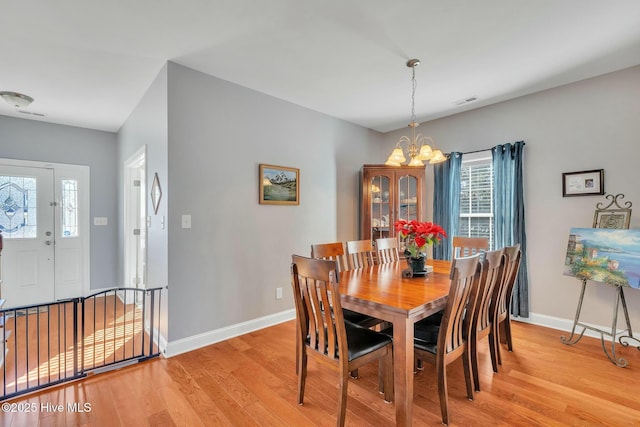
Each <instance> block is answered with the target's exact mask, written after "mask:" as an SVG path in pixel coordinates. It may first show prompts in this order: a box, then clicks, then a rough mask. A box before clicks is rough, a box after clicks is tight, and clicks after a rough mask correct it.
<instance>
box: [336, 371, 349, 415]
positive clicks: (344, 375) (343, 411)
mask: <svg viewBox="0 0 640 427" xmlns="http://www.w3.org/2000/svg"><path fill="white" fill-rule="evenodd" d="M348 385H349V372H346V371H345V372H341V373H340V396H339V397H338V419H337V422H336V425H337V426H338V427H342V426H344V421H345V418H346V417H347V386H348Z"/></svg>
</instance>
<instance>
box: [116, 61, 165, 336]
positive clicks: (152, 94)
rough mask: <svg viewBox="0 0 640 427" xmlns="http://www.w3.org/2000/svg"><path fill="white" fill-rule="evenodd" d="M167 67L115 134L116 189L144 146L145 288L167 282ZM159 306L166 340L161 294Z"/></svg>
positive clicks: (121, 199)
mask: <svg viewBox="0 0 640 427" xmlns="http://www.w3.org/2000/svg"><path fill="white" fill-rule="evenodd" d="M167 111H168V110H167V67H166V66H164V67H163V68H162V70H160V72H159V73H158V75H157V76H156V78H155V79H154V80H153V82H152V83H151V85H150V86H149V89H147V91H146V93H145V94H144V96H143V97H142V99H141V100H140V102H138V105H137V106H136V108H135V109H134V110H133V112H132V113H131V114H130V115H129V117H128V119H127V121H126V122H125V124H124V125H123V126H122V127H121V128H120V131H119V132H118V171H119V174H118V178H119V185H118V188H120V189H123V188H124V182H123V178H124V163H125V162H126V161H127V160H128V159H129V158H130V157H131V156H132V155H133V154H134V153H136V152H137V151H138V150H139V149H140V148H141V147H145V149H146V154H145V161H146V165H145V166H146V177H145V181H146V183H147V189H146V190H147V206H146V209H147V216H148V217H149V218H150V221H149V223H148V225H149V226H148V228H147V287H148V288H156V287H166V286H167V285H168V284H169V282H168V273H167V272H168V262H167V257H168V251H167V240H168V233H167V229H166V227H165V228H162V226H161V219H162V218H163V217H164V218H165V221H166V217H167V206H168V203H169V199H170V195H169V184H168V171H167V144H168V129H167ZM156 173H157V174H158V178H159V180H160V187H161V189H162V197H161V198H160V205H159V208H158V212H157V214H156V213H155V212H154V210H153V207H152V205H151V198H150V197H149V196H148V194H150V191H151V184H152V183H153V178H154V175H155V174H156ZM118 200H119V207H118V212H119V215H120V218H124V194H123V193H122V192H120V197H119V199H118ZM123 227H124V224H122V222H121V224H120V232H119V237H120V238H119V243H118V250H119V254H120V255H119V259H121V260H122V262H121V263H120V265H119V269H118V274H119V277H120V278H123V277H124V271H123V270H124V231H123ZM162 301H163V304H162V306H161V310H162V316H161V322H162V324H161V325H160V334H161V336H162V337H163V339H166V337H167V334H168V324H167V322H168V320H169V319H168V316H167V311H168V297H167V292H166V291H163V295H162Z"/></svg>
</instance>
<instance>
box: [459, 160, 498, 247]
mask: <svg viewBox="0 0 640 427" xmlns="http://www.w3.org/2000/svg"><path fill="white" fill-rule="evenodd" d="M480 154H482V153H480ZM487 155H488V157H487ZM490 156H491V154H490V153H488V154H487V153H484V155H480V156H475V157H471V156H470V157H471V158H469V159H465V158H463V159H462V167H461V174H460V225H459V229H458V235H459V236H466V237H486V238H488V239H489V249H490V250H493V166H492V162H491V157H490Z"/></svg>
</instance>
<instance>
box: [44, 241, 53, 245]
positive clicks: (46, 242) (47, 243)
mask: <svg viewBox="0 0 640 427" xmlns="http://www.w3.org/2000/svg"><path fill="white" fill-rule="evenodd" d="M51 243H52V242H51V240H45V241H44V244H45V245H47V246H49V245H51Z"/></svg>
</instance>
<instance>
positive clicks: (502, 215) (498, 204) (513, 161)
mask: <svg viewBox="0 0 640 427" xmlns="http://www.w3.org/2000/svg"><path fill="white" fill-rule="evenodd" d="M524 145H525V143H524V141H519V142H515V143H513V144H504V145H496V146H495V147H493V149H492V150H491V153H492V157H493V189H494V194H493V215H494V217H493V218H494V224H495V228H494V242H495V247H496V248H501V247H504V246H513V245H515V244H517V243H519V244H520V250H521V251H522V257H521V261H520V270H519V272H518V279H517V280H516V283H515V285H514V289H513V299H512V300H511V313H513V314H514V315H516V316H521V317H529V284H528V280H527V278H528V275H527V256H526V255H527V238H526V234H525V222H524V190H523V187H524V186H523V180H522V152H523V150H524Z"/></svg>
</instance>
